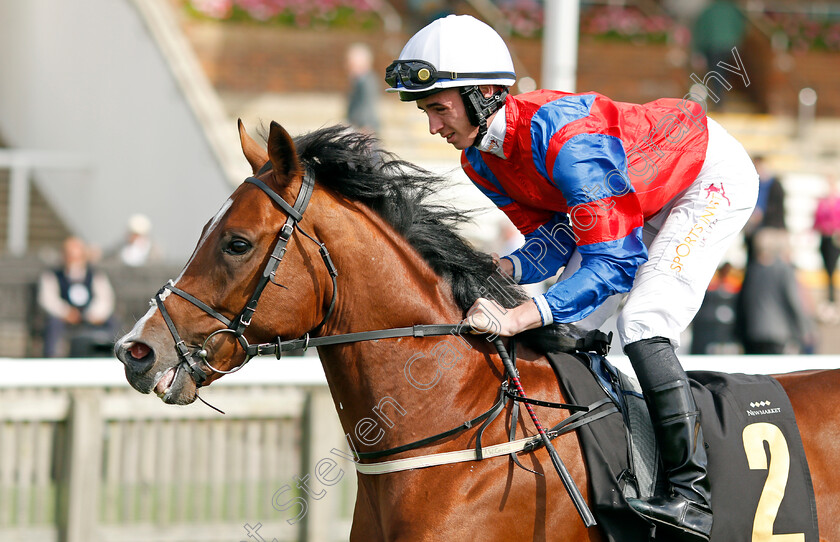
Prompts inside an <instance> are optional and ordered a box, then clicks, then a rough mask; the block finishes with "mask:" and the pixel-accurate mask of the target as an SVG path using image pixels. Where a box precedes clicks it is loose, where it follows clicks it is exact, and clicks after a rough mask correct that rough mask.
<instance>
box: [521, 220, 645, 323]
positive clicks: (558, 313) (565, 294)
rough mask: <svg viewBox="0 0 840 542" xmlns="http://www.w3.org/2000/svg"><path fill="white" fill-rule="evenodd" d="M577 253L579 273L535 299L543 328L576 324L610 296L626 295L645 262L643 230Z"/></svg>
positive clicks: (588, 246)
mask: <svg viewBox="0 0 840 542" xmlns="http://www.w3.org/2000/svg"><path fill="white" fill-rule="evenodd" d="M578 251H579V252H580V255H581V266H580V269H578V270H577V271H576V272H574V273H573V274H572V276H570V277H569V278H568V279H565V280H561V281H559V282H557V283H555V284H554V285H553V286H551V288H549V289H548V291H547V292H546V293H545V294H544V295H542V296H538V297H536V298H534V301H535V302H536V304H537V307H538V308H540V314H541V315H542V317H543V322H544V323H545V324H550V323H552V322H565V323H568V322H577V321H579V320H582V319H583V318H585V317H587V316H588V315H589V314H591V313H592V312H593V311H594V310H595V309H596V308H598V307H599V306H600V305H601V303H603V302H604V300H606V299H607V298H608V297H609V296H611V295H613V294H617V293H624V292H629V291H630V288H632V286H633V280H634V279H635V276H636V271H637V270H638V268H639V266H640V265H642V264H643V263H644V262H645V261H647V247H645V245H644V243H643V242H642V228H635V229H634V230H633V231H632V233H631V234H630V235H627V236H626V237H623V238H621V239H618V240H615V241H604V242H601V243H594V244H591V245H583V246H579V247H578ZM546 310H548V311H550V313H548V314H547V313H546Z"/></svg>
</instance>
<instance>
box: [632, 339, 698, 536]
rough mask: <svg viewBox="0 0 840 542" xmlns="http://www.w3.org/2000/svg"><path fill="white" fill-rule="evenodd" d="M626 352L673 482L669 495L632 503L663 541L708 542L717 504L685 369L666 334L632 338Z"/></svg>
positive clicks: (666, 472) (669, 485)
mask: <svg viewBox="0 0 840 542" xmlns="http://www.w3.org/2000/svg"><path fill="white" fill-rule="evenodd" d="M625 352H626V353H627V356H628V357H629V358H630V362H631V363H632V364H633V368H634V369H635V370H636V375H637V377H638V378H639V383H640V384H641V387H642V391H643V392H644V395H645V400H646V402H647V405H648V408H649V409H650V415H651V419H652V421H653V427H654V431H655V433H656V441H657V443H658V446H659V452H660V455H661V457H662V464H663V466H664V467H665V474H666V476H667V481H668V489H667V493H666V494H665V495H655V496H653V497H651V498H649V499H645V500H640V499H628V500H627V502H628V504H630V506H631V507H633V509H634V510H636V511H637V512H638V513H639V514H641V515H642V516H644V517H645V518H647V519H648V520H650V521H652V522H654V523H655V524H656V525H657V534H658V536H657V539H658V540H666V541H674V540H679V541H692V542H697V541H700V540H703V541H708V540H709V536H710V534H711V532H712V509H711V495H710V489H709V481H708V479H707V478H706V449H705V446H704V442H703V431H702V430H701V428H700V412H698V410H697V405H696V404H695V402H694V396H693V395H692V393H691V388H690V386H689V383H688V380H687V377H686V375H685V371H683V369H682V366H680V364H679V360H677V356H676V354H675V353H674V348H673V346H671V343H670V342H669V341H668V340H667V339H664V338H662V337H656V338H654V339H645V340H642V341H638V342H635V343H631V344H629V345H627V347H626V348H625ZM663 379H665V380H664V381H663ZM663 531H665V532H667V534H664V533H663ZM663 534H664V536H663Z"/></svg>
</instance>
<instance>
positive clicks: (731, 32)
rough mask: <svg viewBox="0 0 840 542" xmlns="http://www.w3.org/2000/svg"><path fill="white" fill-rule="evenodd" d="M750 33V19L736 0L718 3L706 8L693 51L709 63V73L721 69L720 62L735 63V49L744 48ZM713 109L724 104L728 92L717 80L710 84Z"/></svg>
mask: <svg viewBox="0 0 840 542" xmlns="http://www.w3.org/2000/svg"><path fill="white" fill-rule="evenodd" d="M745 31H746V18H745V17H744V14H743V13H742V12H741V9H740V8H739V7H738V6H737V5H735V3H734V2H733V1H732V0H714V1H713V2H712V3H711V4H709V6H708V7H707V8H706V9H704V10H703V11H702V12H701V13H700V15H699V16H698V17H697V20H696V21H695V22H694V26H693V28H692V31H691V41H692V48H693V49H694V52H695V53H697V54H699V55H701V56H702V57H703V59H704V60H705V61H706V69H707V70H709V71H712V70H720V68H719V67H718V65H717V64H718V62H720V61H723V62H726V63H727V64H730V65H731V64H732V48H733V47H737V46H739V45H741V42H742V41H743V39H744V33H745ZM709 92H710V93H711V94H714V96H711V98H712V100H711V102H707V103H708V104H709V105H710V107H714V106H715V105H716V106H717V107H720V106H721V105H722V104H723V98H724V94H725V89H724V87H723V84H722V83H721V82H720V81H718V79H716V78H711V79H710V81H709Z"/></svg>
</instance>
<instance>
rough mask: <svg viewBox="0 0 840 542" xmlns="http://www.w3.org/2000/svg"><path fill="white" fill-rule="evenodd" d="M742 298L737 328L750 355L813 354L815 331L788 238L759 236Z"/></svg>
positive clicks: (773, 232)
mask: <svg viewBox="0 0 840 542" xmlns="http://www.w3.org/2000/svg"><path fill="white" fill-rule="evenodd" d="M754 251H755V254H754V257H753V259H752V260H751V261H750V262H748V263H747V268H746V271H745V273H744V284H743V287H742V288H741V294H740V296H739V297H738V305H737V308H738V310H737V318H738V321H737V325H738V332H739V336H740V338H741V341H742V343H743V345H744V353H746V354H782V353H785V351H786V349H787V348H788V347H794V346H796V347H798V350H799V351H800V352H802V351H809V350H811V347H812V344H813V330H812V326H811V322H810V321H809V318H808V315H807V313H806V312H805V308H804V305H803V302H802V299H801V297H800V287H799V283H798V281H797V279H796V270H795V268H794V266H793V264H792V263H791V259H790V245H789V240H788V234H787V232H786V231H784V230H779V229H775V228H764V229H762V230H761V231H759V232H758V233H756V235H755V239H754Z"/></svg>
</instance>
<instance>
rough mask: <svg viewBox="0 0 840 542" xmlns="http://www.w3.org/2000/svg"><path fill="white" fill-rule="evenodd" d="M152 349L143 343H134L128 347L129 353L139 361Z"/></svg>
mask: <svg viewBox="0 0 840 542" xmlns="http://www.w3.org/2000/svg"><path fill="white" fill-rule="evenodd" d="M151 351H152V349H151V348H149V347H148V346H147V345H145V344H143V343H134V344H132V345H131V347H130V348H129V349H128V354H129V355H130V356H131V357H132V358H134V359H135V360H137V361H140V360H142V359H143V358H145V357H146V356H148V355H149V354H150V353H151Z"/></svg>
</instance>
